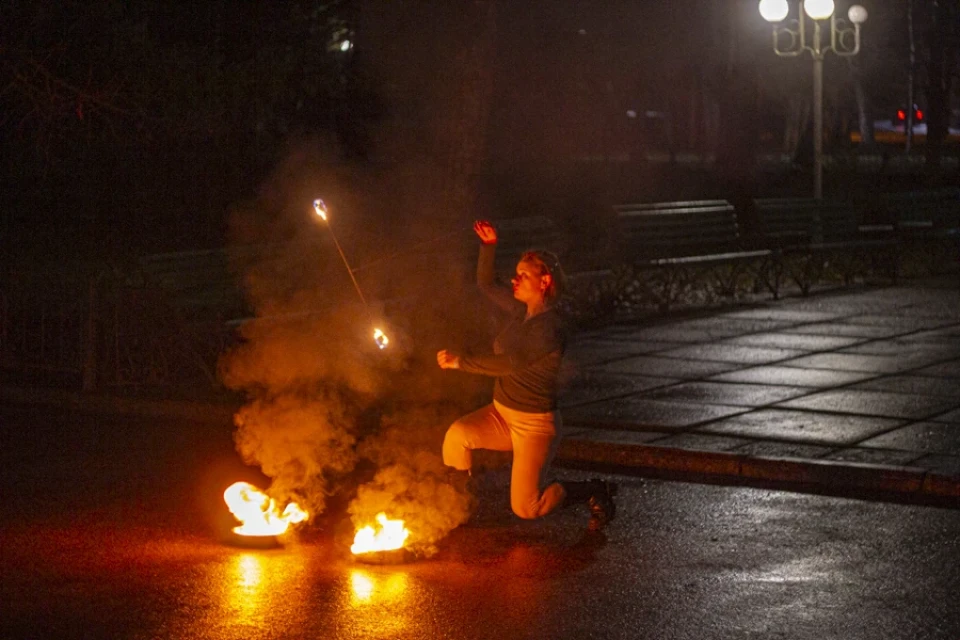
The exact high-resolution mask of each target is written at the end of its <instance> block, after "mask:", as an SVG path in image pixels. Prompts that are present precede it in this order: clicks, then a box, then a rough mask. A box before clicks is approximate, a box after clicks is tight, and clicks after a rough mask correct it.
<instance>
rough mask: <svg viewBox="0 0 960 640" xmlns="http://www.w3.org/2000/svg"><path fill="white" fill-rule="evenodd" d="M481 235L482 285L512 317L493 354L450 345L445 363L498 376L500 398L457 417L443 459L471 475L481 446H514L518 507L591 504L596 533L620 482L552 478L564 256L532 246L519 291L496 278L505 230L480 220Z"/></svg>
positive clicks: (520, 267) (543, 510)
mask: <svg viewBox="0 0 960 640" xmlns="http://www.w3.org/2000/svg"><path fill="white" fill-rule="evenodd" d="M473 229H474V231H476V233H477V236H479V238H480V243H481V244H480V256H479V259H478V262H477V285H478V286H479V287H480V289H481V291H483V293H484V294H485V295H486V296H487V297H488V298H489V299H490V300H491V301H493V302H494V303H495V304H496V305H497V306H498V307H500V308H501V309H503V310H504V311H506V312H507V313H508V314H509V322H508V323H507V325H506V327H505V328H504V329H503V330H502V331H501V332H500V334H499V335H498V336H497V337H496V339H495V340H494V343H493V354H489V355H475V354H467V353H462V354H460V353H454V352H452V351H449V350H443V351H440V352H438V353H437V362H438V363H439V365H440V366H441V367H442V368H444V369H460V370H461V371H466V372H467V373H477V374H481V375H487V376H492V377H493V378H495V383H494V391H493V402H492V403H491V404H489V405H487V406H485V407H483V408H481V409H478V410H477V411H474V412H473V413H470V414H467V415H465V416H463V417H462V418H460V419H459V420H457V421H456V422H454V423H453V424H452V425H451V426H450V427H449V429H447V433H446V436H445V437H444V440H443V462H444V464H446V465H447V466H449V467H452V468H453V469H455V470H456V471H455V472H454V473H462V474H469V473H470V471H471V467H472V451H473V450H474V449H490V450H495V451H513V469H512V473H511V478H510V506H511V508H512V509H513V512H514V513H515V514H517V515H518V516H520V517H521V518H524V519H534V518H540V517H543V516H545V515H547V514H548V513H550V512H551V511H553V510H554V509H556V508H557V507H559V506H560V505H563V504H582V503H586V504H588V505H589V508H590V524H589V528H590V530H591V531H598V530H600V529H602V528H603V527H604V526H605V525H606V524H607V522H609V521H610V520H612V519H613V517H614V514H615V510H616V505H615V504H614V502H613V496H614V495H615V494H616V485H615V484H612V483H607V482H605V481H603V480H599V479H593V480H590V481H588V482H562V483H561V482H553V483H551V484H549V485H548V486H546V487H545V486H544V485H545V484H546V480H545V475H546V473H547V471H548V469H549V466H550V462H551V461H552V459H553V456H554V454H555V453H556V450H557V445H558V444H559V442H560V436H561V431H562V426H563V421H562V419H561V416H560V413H559V411H557V388H558V382H559V381H558V378H559V372H560V363H561V360H562V358H563V352H564V348H565V341H564V338H563V332H562V329H561V319H560V315H559V313H558V310H557V308H556V306H555V304H554V303H555V302H556V301H557V300H558V299H559V296H560V293H561V289H562V286H563V271H562V269H561V268H560V263H559V261H558V260H557V257H556V256H555V255H554V254H552V253H550V252H547V251H527V252H526V253H524V254H523V255H522V256H521V258H520V262H519V263H518V264H517V269H516V275H514V276H513V278H512V284H513V294H512V295H511V293H510V292H509V291H508V290H507V289H506V288H505V287H501V286H498V285H497V284H496V283H495V273H494V257H495V252H496V245H497V232H496V229H494V227H493V226H492V225H491V224H490V223H489V222H486V221H477V222H475V223H474V225H473Z"/></svg>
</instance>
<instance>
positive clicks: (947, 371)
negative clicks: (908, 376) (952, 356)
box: [913, 359, 960, 385]
mask: <svg viewBox="0 0 960 640" xmlns="http://www.w3.org/2000/svg"><path fill="white" fill-rule="evenodd" d="M913 373H914V375H918V376H938V377H943V378H960V359H957V360H951V361H950V362H942V363H940V364H935V365H933V366H930V367H924V368H922V369H917V370H916V371H914V372H913ZM957 384H958V385H960V382H958V383H957Z"/></svg>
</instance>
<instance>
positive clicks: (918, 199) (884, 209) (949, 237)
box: [873, 188, 960, 272]
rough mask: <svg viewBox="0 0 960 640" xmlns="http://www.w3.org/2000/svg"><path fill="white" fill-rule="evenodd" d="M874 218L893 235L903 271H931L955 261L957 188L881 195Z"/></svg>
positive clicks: (959, 234) (959, 209)
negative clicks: (891, 230) (905, 268)
mask: <svg viewBox="0 0 960 640" xmlns="http://www.w3.org/2000/svg"><path fill="white" fill-rule="evenodd" d="M873 206H874V208H875V209H876V211H875V215H877V216H878V217H880V218H881V219H883V220H884V221H885V222H886V223H887V224H889V225H890V226H891V227H892V228H893V229H894V230H895V233H896V236H897V240H898V249H899V251H900V255H899V259H900V260H901V261H904V262H906V263H907V268H908V269H909V268H910V267H912V266H918V267H919V268H920V269H921V270H922V271H925V272H935V271H937V270H939V269H940V268H942V267H943V265H944V264H946V263H949V262H950V261H952V260H956V259H957V256H958V243H960V189H958V188H945V189H931V190H924V191H906V192H898V193H885V194H882V195H881V196H880V197H879V199H878V200H877V201H875V202H874V203H873Z"/></svg>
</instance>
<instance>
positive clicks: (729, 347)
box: [659, 344, 806, 364]
mask: <svg viewBox="0 0 960 640" xmlns="http://www.w3.org/2000/svg"><path fill="white" fill-rule="evenodd" d="M805 353H806V352H805V351H798V350H796V349H767V348H764V347H747V346H743V345H735V344H698V345H690V346H686V347H680V348H679V349H671V350H669V351H663V352H661V353H660V354H659V355H661V356H663V357H666V358H683V359H685V360H711V361H715V362H732V363H735V364H768V363H772V362H779V361H780V360H786V359H788V358H795V357H797V356H801V355H804V354H805Z"/></svg>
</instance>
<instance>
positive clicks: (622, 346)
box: [565, 338, 683, 366]
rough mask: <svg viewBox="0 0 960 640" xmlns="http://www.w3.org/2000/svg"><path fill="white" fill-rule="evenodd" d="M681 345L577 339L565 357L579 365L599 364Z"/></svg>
mask: <svg viewBox="0 0 960 640" xmlns="http://www.w3.org/2000/svg"><path fill="white" fill-rule="evenodd" d="M680 346H683V345H682V343H678V342H669V343H664V342H650V341H640V340H631V341H626V340H601V339H596V338H594V339H591V340H582V341H577V342H575V343H573V344H571V345H570V346H569V347H568V348H567V352H566V355H565V357H566V358H567V359H568V360H570V361H571V362H573V363H575V364H578V365H580V366H587V365H591V364H600V363H603V362H611V361H613V360H621V359H623V358H629V357H630V356H638V355H643V354H645V353H651V352H653V351H665V350H669V349H675V348H677V347H680Z"/></svg>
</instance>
